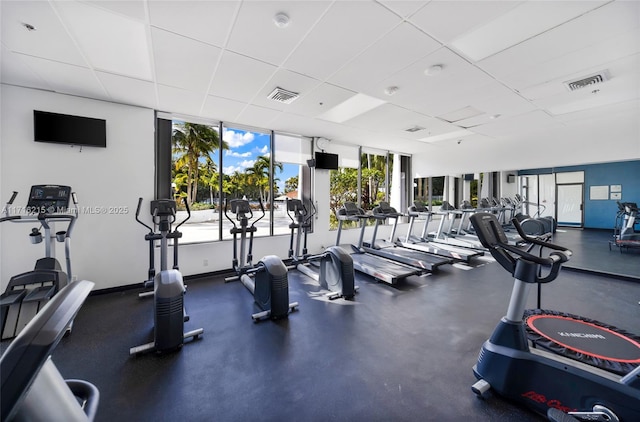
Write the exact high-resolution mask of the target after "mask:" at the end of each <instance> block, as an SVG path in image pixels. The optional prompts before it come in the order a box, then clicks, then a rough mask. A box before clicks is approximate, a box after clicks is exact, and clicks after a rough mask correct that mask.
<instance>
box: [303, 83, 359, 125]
mask: <svg viewBox="0 0 640 422" xmlns="http://www.w3.org/2000/svg"><path fill="white" fill-rule="evenodd" d="M354 94H355V92H353V91H349V90H347V89H344V88H340V87H338V86H335V85H332V84H329V83H324V84H321V85H318V86H317V87H316V88H314V89H312V90H310V91H308V92H305V93H304V94H303V95H302V96H301V97H300V98H299V99H297V100H296V101H295V106H294V107H292V108H291V112H293V113H296V114H302V115H304V116H310V117H315V116H318V115H320V114H322V113H324V112H326V111H327V110H329V109H331V108H333V107H335V106H336V105H338V104H340V103H342V102H343V101H345V100H347V99H348V98H350V97H352V96H353V95H354Z"/></svg>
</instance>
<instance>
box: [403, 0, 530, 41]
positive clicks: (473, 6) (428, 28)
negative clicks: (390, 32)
mask: <svg viewBox="0 0 640 422" xmlns="http://www.w3.org/2000/svg"><path fill="white" fill-rule="evenodd" d="M520 3H522V2H520V1H472V0H467V1H465V0H459V1H431V2H429V4H427V5H426V6H425V7H424V8H422V9H420V11H418V12H417V13H416V14H415V15H413V16H411V18H410V19H409V20H410V21H411V22H412V23H414V24H415V25H416V26H417V27H418V28H420V29H422V30H423V31H425V32H426V33H427V34H429V35H431V36H433V37H434V38H436V39H437V40H438V41H440V42H443V43H448V42H450V41H452V40H453V39H454V38H456V37H458V36H460V35H462V34H464V33H465V32H467V31H470V30H472V29H473V28H475V27H479V26H480V25H482V24H484V23H486V22H487V21H491V20H493V19H495V18H497V17H499V16H500V15H502V14H504V13H506V12H507V11H509V10H510V9H513V8H514V7H517V6H518V5H519V4H520Z"/></svg>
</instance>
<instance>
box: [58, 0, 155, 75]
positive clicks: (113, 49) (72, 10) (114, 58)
mask: <svg viewBox="0 0 640 422" xmlns="http://www.w3.org/2000/svg"><path fill="white" fill-rule="evenodd" d="M56 8H57V10H58V12H59V13H60V15H61V17H62V20H63V21H64V22H65V24H66V25H67V28H68V29H69V31H70V32H71V33H72V34H73V36H74V39H75V42H76V43H77V44H78V45H79V46H80V49H81V50H82V52H83V54H84V56H85V57H86V58H87V60H88V61H89V63H90V64H91V65H92V67H94V68H95V69H98V70H104V71H107V72H110V73H118V74H120V75H125V76H131V77H134V78H138V79H145V80H149V81H150V80H151V79H152V70H151V58H150V56H149V40H148V39H147V30H146V28H145V26H144V23H143V22H141V21H138V20H135V19H130V18H128V17H125V16H123V15H120V14H116V13H112V12H111V11H108V10H105V9H101V8H98V7H92V6H90V5H87V4H85V3H79V2H72V1H63V2H57V3H56Z"/></svg>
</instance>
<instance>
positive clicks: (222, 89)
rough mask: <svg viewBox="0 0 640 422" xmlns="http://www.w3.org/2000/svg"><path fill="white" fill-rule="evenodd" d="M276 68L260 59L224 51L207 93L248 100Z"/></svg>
mask: <svg viewBox="0 0 640 422" xmlns="http://www.w3.org/2000/svg"><path fill="white" fill-rule="evenodd" d="M277 69H278V68H277V67H276V66H273V65H270V64H267V63H265V62H262V61H258V60H255V59H252V58H250V57H246V56H242V55H240V54H236V53H232V52H230V51H225V52H224V53H223V54H222V59H221V61H220V66H219V67H218V71H217V72H216V75H215V77H214V79H213V83H212V84H211V89H210V90H209V93H210V94H211V95H215V96H218V97H223V98H229V99H232V100H238V101H244V102H249V101H250V100H251V99H252V98H253V97H254V96H255V95H256V94H257V93H258V91H259V90H260V89H261V88H262V87H263V86H264V84H265V83H266V82H267V81H268V80H269V79H270V78H271V77H272V76H273V74H274V73H275V72H276V70H277Z"/></svg>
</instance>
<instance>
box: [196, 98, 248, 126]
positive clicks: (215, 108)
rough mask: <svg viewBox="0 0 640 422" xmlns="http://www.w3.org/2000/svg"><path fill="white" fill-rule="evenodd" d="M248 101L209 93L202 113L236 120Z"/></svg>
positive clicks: (212, 116) (205, 115) (218, 118)
mask: <svg viewBox="0 0 640 422" xmlns="http://www.w3.org/2000/svg"><path fill="white" fill-rule="evenodd" d="M245 106H246V103H244V102H240V101H234V100H229V99H227V98H220V97H216V96H213V95H208V96H207V99H206V100H205V103H204V106H203V107H202V113H201V115H202V116H203V117H209V118H212V119H216V120H222V121H225V122H226V121H229V122H236V121H237V119H236V118H237V117H238V114H240V112H241V111H242V110H243V109H244V107H245Z"/></svg>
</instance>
